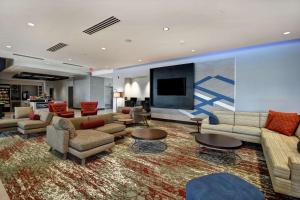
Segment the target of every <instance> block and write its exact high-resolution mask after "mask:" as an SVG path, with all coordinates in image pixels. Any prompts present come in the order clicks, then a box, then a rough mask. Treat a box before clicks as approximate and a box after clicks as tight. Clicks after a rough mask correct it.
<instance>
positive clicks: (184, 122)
mask: <svg viewBox="0 0 300 200" xmlns="http://www.w3.org/2000/svg"><path fill="white" fill-rule="evenodd" d="M151 119H153V120H157V121H164V122H174V123H179V124H188V125H195V124H196V123H195V122H187V121H179V120H173V119H162V118H154V117H151Z"/></svg>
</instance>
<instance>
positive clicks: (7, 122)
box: [0, 118, 28, 128]
mask: <svg viewBox="0 0 300 200" xmlns="http://www.w3.org/2000/svg"><path fill="white" fill-rule="evenodd" d="M24 120H28V118H22V119H3V120H0V128H10V127H17V126H18V122H20V121H24Z"/></svg>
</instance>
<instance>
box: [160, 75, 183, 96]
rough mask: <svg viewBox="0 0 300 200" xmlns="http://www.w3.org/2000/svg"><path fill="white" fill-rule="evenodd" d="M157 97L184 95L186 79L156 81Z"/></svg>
mask: <svg viewBox="0 0 300 200" xmlns="http://www.w3.org/2000/svg"><path fill="white" fill-rule="evenodd" d="M157 95H173V96H185V95H186V78H168V79H157Z"/></svg>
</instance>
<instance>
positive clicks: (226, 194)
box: [186, 173, 264, 200]
mask: <svg viewBox="0 0 300 200" xmlns="http://www.w3.org/2000/svg"><path fill="white" fill-rule="evenodd" d="M186 199H187V200H264V195H263V194H262V193H261V192H260V191H259V190H258V189H257V188H256V187H255V186H253V185H252V184H250V183H248V182H247V181H244V180H243V179H241V178H240V177H238V176H234V175H232V174H228V173H217V174H211V175H207V176H202V177H199V178H195V179H192V180H190V181H189V182H188V183H187V184H186Z"/></svg>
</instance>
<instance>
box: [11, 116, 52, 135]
mask: <svg viewBox="0 0 300 200" xmlns="http://www.w3.org/2000/svg"><path fill="white" fill-rule="evenodd" d="M39 115H40V120H22V121H19V122H18V123H17V125H18V128H17V130H18V132H20V133H22V134H24V135H26V136H27V137H28V136H29V135H30V134H34V133H42V132H46V127H47V126H48V125H49V124H50V122H51V120H52V118H53V113H51V112H46V111H41V112H39Z"/></svg>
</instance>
